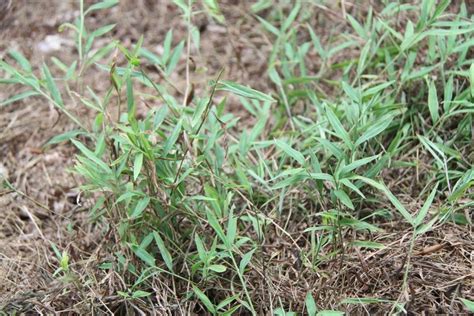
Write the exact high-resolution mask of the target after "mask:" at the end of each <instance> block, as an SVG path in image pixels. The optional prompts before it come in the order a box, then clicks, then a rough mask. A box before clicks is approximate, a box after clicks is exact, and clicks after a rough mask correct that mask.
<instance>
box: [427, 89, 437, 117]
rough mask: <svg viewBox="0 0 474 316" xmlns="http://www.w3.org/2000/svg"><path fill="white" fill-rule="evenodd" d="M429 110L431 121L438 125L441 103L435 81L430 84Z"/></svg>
mask: <svg viewBox="0 0 474 316" xmlns="http://www.w3.org/2000/svg"><path fill="white" fill-rule="evenodd" d="M428 108H429V110H430V114H431V119H432V120H433V123H436V122H437V121H438V119H439V102H438V93H437V91H436V86H435V84H434V82H433V81H431V82H430V85H429V90H428Z"/></svg>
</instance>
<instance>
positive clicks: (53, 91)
mask: <svg viewBox="0 0 474 316" xmlns="http://www.w3.org/2000/svg"><path fill="white" fill-rule="evenodd" d="M42 71H43V78H44V80H46V86H47V88H48V90H49V93H50V95H51V97H52V98H53V100H54V102H56V104H57V105H58V106H59V107H61V108H62V107H64V103H63V99H62V97H61V94H60V93H59V90H58V87H57V85H56V83H55V82H54V79H53V77H52V76H51V72H50V71H49V68H48V66H46V64H43V67H42Z"/></svg>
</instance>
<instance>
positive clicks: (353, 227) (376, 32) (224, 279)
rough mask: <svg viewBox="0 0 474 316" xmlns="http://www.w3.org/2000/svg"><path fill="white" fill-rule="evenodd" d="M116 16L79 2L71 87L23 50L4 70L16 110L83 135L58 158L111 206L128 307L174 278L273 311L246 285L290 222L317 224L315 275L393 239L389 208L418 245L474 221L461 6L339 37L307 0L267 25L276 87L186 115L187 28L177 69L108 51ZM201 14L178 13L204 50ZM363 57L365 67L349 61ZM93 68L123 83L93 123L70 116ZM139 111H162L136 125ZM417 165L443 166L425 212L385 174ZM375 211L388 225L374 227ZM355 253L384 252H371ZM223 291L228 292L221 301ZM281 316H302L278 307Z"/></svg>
mask: <svg viewBox="0 0 474 316" xmlns="http://www.w3.org/2000/svg"><path fill="white" fill-rule="evenodd" d="M117 2H118V1H115V0H114V1H112V0H110V1H108V0H107V1H102V2H99V3H97V4H94V5H92V6H90V7H88V8H84V3H83V1H82V0H81V1H80V7H81V11H80V16H79V18H78V19H77V20H76V21H75V22H74V23H73V24H64V25H63V28H64V27H67V28H71V29H72V30H73V32H74V34H75V35H74V36H75V39H76V48H77V51H78V56H79V57H78V60H77V61H75V62H74V63H72V64H71V65H65V64H64V63H63V62H62V61H60V60H59V59H53V61H52V62H53V63H54V65H56V66H57V67H58V68H59V70H61V71H62V72H63V73H64V77H55V76H54V75H53V74H54V73H55V72H54V71H52V70H51V69H50V67H49V66H48V65H47V64H46V63H45V64H43V65H42V66H41V67H40V69H39V70H40V71H39V73H40V74H41V76H40V77H38V76H37V75H36V72H38V71H36V69H35V67H34V66H33V65H31V64H30V63H29V62H28V60H27V59H26V58H25V57H24V56H23V55H22V54H21V53H20V52H18V51H12V52H10V57H11V62H5V61H0V69H1V70H2V71H3V73H4V74H5V78H3V79H1V81H0V83H2V84H14V85H17V86H23V87H25V90H24V91H22V92H20V93H18V94H17V95H14V96H12V97H10V98H9V99H7V100H5V101H1V102H0V106H12V105H13V104H15V102H17V101H19V100H22V99H25V98H28V97H35V96H42V97H44V98H45V99H46V100H48V101H49V102H51V103H52V104H53V105H54V106H56V107H57V108H58V109H60V110H61V111H63V112H64V113H65V114H66V115H67V116H68V117H69V118H70V119H71V120H72V121H73V122H75V123H76V125H77V130H73V131H69V132H66V133H64V134H61V135H58V136H56V137H54V138H53V139H51V140H50V141H49V142H48V144H47V145H48V146H53V145H54V144H57V143H59V142H64V141H68V140H71V142H72V143H73V145H74V146H75V147H76V148H77V149H78V152H77V156H76V164H75V172H76V173H77V174H78V175H80V176H81V177H82V179H83V180H84V182H83V186H82V188H81V189H82V190H83V191H85V192H86V193H88V194H89V195H90V196H91V197H92V196H94V197H98V196H99V198H98V199H97V200H96V204H95V206H94V207H93V208H92V209H91V220H96V221H103V222H105V223H107V225H110V227H111V229H112V230H113V231H114V233H116V234H117V235H118V236H119V245H117V248H116V249H118V251H116V252H115V253H114V254H111V257H113V258H114V259H113V260H114V262H117V263H118V264H111V262H110V264H109V263H107V264H106V265H103V266H101V268H104V269H115V270H116V272H117V273H121V274H122V275H124V276H126V278H124V279H125V280H127V281H126V282H127V284H126V286H127V287H128V290H126V291H117V294H118V295H120V296H121V297H123V298H124V299H126V300H135V299H141V298H145V297H148V296H149V295H150V292H149V289H150V284H151V283H150V281H149V278H151V277H152V276H154V275H155V274H160V277H166V278H170V279H172V280H173V281H176V282H186V284H187V287H186V288H187V289H188V290H187V292H185V293H178V295H179V296H180V297H182V298H186V299H189V300H191V299H194V300H195V301H197V302H199V304H200V306H201V308H202V309H203V310H206V311H207V312H209V313H211V314H213V315H217V314H219V315H220V314H228V315H230V314H232V313H233V312H235V311H238V310H239V311H243V312H244V313H245V312H250V313H252V314H257V310H256V307H255V306H254V303H255V302H254V301H253V299H252V293H250V290H251V289H250V287H249V286H248V279H249V278H250V277H251V276H252V270H255V267H257V266H261V265H262V260H265V259H263V257H262V253H261V247H260V246H261V243H264V241H265V239H266V238H267V237H268V234H269V232H271V231H272V230H276V231H278V232H279V233H281V234H282V235H285V236H287V237H289V238H291V234H289V233H288V232H286V231H285V228H282V226H284V225H279V224H278V223H281V222H284V221H285V220H286V218H285V217H284V216H285V215H284V214H287V213H288V212H290V214H292V215H293V216H298V217H299V218H313V219H314V220H313V219H312V220H311V222H309V220H308V223H309V228H306V229H305V230H304V231H303V234H306V235H307V236H308V240H309V242H308V246H307V247H306V248H305V249H302V250H301V261H302V264H303V265H305V266H306V267H310V268H311V269H313V270H317V269H318V266H319V265H320V264H321V263H322V262H324V261H325V260H332V259H333V258H334V257H335V256H337V255H338V253H340V252H343V251H344V249H342V247H347V246H344V240H342V239H343V238H345V237H344V234H342V232H344V231H355V232H357V231H369V232H378V231H380V229H379V228H378V227H377V223H376V222H375V221H373V220H372V219H373V217H375V216H379V215H380V214H379V213H378V212H377V211H376V210H377V209H379V206H378V205H383V206H384V207H386V208H387V209H388V213H389V214H390V215H391V216H392V217H398V218H401V219H403V220H404V221H405V223H407V224H409V225H411V227H412V228H413V242H415V240H416V238H417V237H419V236H420V235H422V234H423V233H425V232H427V231H428V230H430V229H432V227H433V226H434V225H435V224H437V223H442V222H444V221H447V220H454V219H455V218H457V219H458V220H457V222H463V223H464V224H466V223H468V222H469V220H470V219H467V218H464V221H462V220H461V221H460V220H459V218H460V217H459V216H463V215H462V211H463V210H464V209H466V208H468V207H472V205H473V204H472V200H471V202H470V203H464V204H463V203H461V202H460V201H461V200H463V198H467V197H470V198H472V189H471V188H472V186H473V184H474V169H473V168H472V161H473V160H472V159H473V157H472V155H471V156H469V155H467V154H466V153H470V152H472V135H474V130H473V126H474V124H473V122H472V119H473V114H474V108H473V106H472V100H473V99H474V67H473V62H474V61H473V60H472V59H469V55H468V54H467V52H468V51H469V49H471V46H473V45H474V40H473V34H474V22H473V21H472V18H471V19H470V18H469V17H467V16H466V14H465V13H462V12H461V13H459V15H458V16H455V17H453V16H451V15H446V14H444V12H445V10H446V9H447V7H448V5H449V1H441V2H440V3H438V4H437V3H435V1H423V4H422V5H420V6H417V5H413V6H405V5H403V4H398V3H395V2H393V3H390V4H389V5H387V6H386V7H385V8H384V9H383V10H382V12H380V13H379V14H377V16H375V15H374V14H372V9H370V10H369V11H368V15H367V17H366V18H365V19H364V20H358V18H357V17H355V16H351V15H347V24H348V26H350V27H351V30H350V31H348V33H347V34H345V36H341V37H340V38H334V39H331V40H329V41H327V40H323V38H320V37H318V35H317V34H318V33H317V32H316V30H314V29H313V28H312V27H311V25H310V23H309V18H310V15H308V14H306V13H307V12H308V11H310V10H311V9H314V8H312V6H311V4H310V3H301V4H300V3H298V4H297V5H295V6H294V7H292V8H291V10H287V12H286V11H285V12H286V14H283V13H282V12H280V11H281V10H275V11H272V12H273V14H270V15H269V18H268V20H265V19H264V18H262V17H261V16H258V15H256V18H257V19H258V20H259V21H260V23H261V26H262V31H264V32H267V33H268V34H267V35H268V37H269V38H270V39H271V42H272V44H273V46H272V52H271V56H270V58H269V62H268V67H267V68H268V69H267V75H268V79H269V81H271V82H273V84H274V87H275V91H272V93H271V94H269V93H264V92H261V91H258V90H255V89H253V88H251V87H248V86H247V85H246V84H241V83H236V82H231V81H227V80H221V78H220V76H221V74H219V75H218V76H217V77H216V78H215V79H214V80H212V81H211V84H210V87H209V88H208V89H207V90H206V89H204V91H203V92H201V95H196V96H194V97H193V98H192V100H184V101H182V100H180V98H179V97H177V96H176V94H175V93H174V91H172V89H169V88H170V86H171V85H170V82H171V79H170V75H171V74H173V73H174V72H175V71H176V69H177V66H178V63H179V62H180V58H181V57H182V56H183V54H185V52H184V47H185V45H186V44H188V45H189V43H187V42H186V41H180V42H179V43H178V44H177V45H176V46H174V47H172V42H173V39H174V37H173V36H174V35H173V31H172V30H170V31H169V32H168V33H167V34H166V36H165V38H164V40H163V48H164V49H163V52H162V54H161V55H156V54H155V53H153V52H151V51H150V50H148V49H147V48H146V47H145V45H144V44H143V43H144V40H143V37H142V38H141V39H140V40H139V41H138V42H137V43H136V44H135V45H133V47H128V48H126V47H124V46H123V45H121V44H120V43H117V42H113V41H112V42H110V43H109V44H107V45H105V46H104V47H101V48H98V49H97V50H92V47H93V46H94V43H95V42H94V41H95V39H96V38H98V37H100V36H103V35H105V34H107V33H108V32H110V31H111V30H112V29H113V28H114V27H118V26H116V25H114V24H112V25H105V26H103V27H100V28H98V29H96V30H93V31H88V30H87V28H86V26H85V17H86V16H87V15H88V14H90V13H91V12H93V11H95V10H103V9H107V8H110V7H112V6H114V5H116V4H117ZM192 2H193V1H181V0H179V1H178V0H175V1H174V3H175V4H176V5H177V6H178V7H179V8H180V10H181V11H182V12H183V14H184V20H185V21H186V23H187V24H188V31H189V32H190V34H191V36H190V38H192V41H193V43H194V44H195V45H196V46H199V38H198V37H197V36H196V34H195V33H193V32H194V31H193V30H195V26H194V25H192V23H191V21H192V19H191V17H192V15H193V11H192V10H193V6H192ZM203 5H204V8H205V10H206V12H207V14H209V15H210V16H211V17H212V18H214V19H216V20H217V21H218V22H219V23H225V18H224V16H223V15H222V12H221V11H220V8H219V5H218V2H217V1H204V2H203ZM270 6H271V2H269V1H258V2H256V3H254V4H253V5H252V7H251V10H252V12H254V13H256V14H258V13H259V12H261V11H263V10H265V9H267V8H269V7H270ZM400 11H406V12H407V13H410V14H409V15H407V16H409V17H410V18H413V17H417V19H416V20H413V21H412V20H408V21H407V23H406V25H405V26H404V30H400V28H399V27H397V25H398V24H397V23H398V22H397V14H398V13H399V12H400ZM303 35H306V36H303ZM349 35H350V36H349ZM356 39H357V40H356ZM305 40H306V42H305ZM302 41H303V42H302ZM198 48H199V47H198ZM355 50H357V51H358V54H357V56H355V57H354V53H351V54H347V56H349V57H347V58H346V59H341V58H340V57H338V56H339V55H341V54H342V55H344V53H345V52H347V51H351V52H353V51H355ZM113 51H115V52H117V53H121V54H122V56H123V57H124V59H125V60H126V65H122V67H118V66H117V65H116V64H115V62H113V63H110V64H101V63H100V62H105V61H104V59H105V58H106V57H107V56H109V55H110V53H111V52H113ZM93 52H94V53H93ZM425 53H426V54H425ZM310 54H313V55H315V56H318V58H319V61H320V65H319V66H320V68H319V71H318V73H314V71H312V69H314V64H311V63H312V60H311V58H310V57H309V55H310ZM425 55H426V56H425ZM421 57H422V58H421ZM186 59H187V58H186ZM335 60H337V62H334V61H335ZM448 61H449V62H448ZM188 62H189V61H188ZM147 64H150V65H153V66H154V67H156V68H157V69H158V70H159V72H160V74H161V75H162V76H163V78H164V81H160V82H155V81H153V80H152V79H151V78H150V76H149V75H148V74H147V71H146V70H145V69H146V67H143V66H144V65H147ZM93 65H95V66H97V68H96V69H98V70H101V71H105V72H106V73H107V74H108V76H109V78H110V81H111V86H110V87H109V89H108V91H107V92H106V93H105V94H104V95H102V96H98V95H97V94H96V93H97V92H95V91H94V89H93V87H86V89H83V90H82V91H81V92H83V93H82V94H80V96H79V99H80V101H81V103H82V104H83V105H85V106H86V107H87V108H88V109H89V110H90V111H92V112H93V114H94V117H95V120H94V121H93V122H87V121H82V119H80V118H78V117H76V116H75V115H73V114H72V112H71V110H70V109H69V108H68V107H67V106H66V105H65V104H67V103H66V102H65V98H66V94H67V92H68V91H70V90H71V89H72V88H73V86H74V85H73V83H74V82H75V80H81V78H82V77H83V76H84V75H85V74H86V71H92V69H93V68H92V66H93ZM94 69H95V68H94ZM335 76H338V77H337V78H338V79H337V80H334V77H335ZM468 81H470V83H468ZM321 87H323V88H324V89H322V88H321ZM188 88H189V87H188ZM86 91H87V92H86ZM216 91H224V93H226V94H233V95H234V96H237V97H239V98H240V101H241V104H242V107H243V108H244V109H245V110H246V111H247V112H248V115H249V116H251V117H252V119H253V121H254V122H255V124H254V125H253V126H251V127H250V126H249V129H248V130H244V131H242V132H241V133H238V134H237V135H236V133H237V132H236V131H237V129H236V128H235V127H236V123H237V121H238V120H239V118H238V117H236V116H234V114H232V113H231V112H230V111H227V109H226V106H227V99H223V100H222V101H220V102H217V99H216V98H215V92H216ZM326 91H332V92H331V93H328V92H326ZM122 95H125V99H124V100H122V99H121V96H122ZM112 96H116V99H118V101H117V102H118V103H117V104H118V106H117V108H118V109H117V110H118V113H117V116H116V117H117V119H115V118H113V117H112V115H111V113H110V109H111V107H112V106H114V105H115V102H116V101H112V100H115V99H114V98H112ZM139 97H140V98H142V99H144V100H145V101H150V100H152V101H157V100H158V101H159V102H155V103H156V104H160V105H157V106H154V107H151V108H150V109H149V110H148V111H147V113H146V114H145V115H144V117H143V118H138V117H137V115H136V112H137V106H138V103H139V102H138V100H139ZM188 101H189V102H188ZM122 103H123V104H122ZM298 104H304V107H305V110H304V113H302V114H296V113H297V112H296V111H295V108H296V107H297V105H298ZM122 105H123V107H122ZM114 117H115V116H114ZM453 126H455V127H453ZM229 135H230V136H232V137H229ZM415 153H416V155H417V156H416V157H417V158H416V159H415V158H414V157H415ZM418 153H420V154H421V155H422V156H423V159H425V160H426V161H427V162H428V163H427V164H428V165H429V167H427V168H426V169H425V173H426V174H425V175H424V178H423V180H422V181H421V183H420V184H419V186H420V187H421V193H420V196H419V197H417V198H419V200H420V201H421V200H423V201H425V202H424V204H423V206H422V207H421V208H419V209H416V210H413V209H409V208H408V207H407V206H405V205H404V203H402V202H401V201H400V199H399V198H398V197H397V196H396V195H395V194H394V193H393V192H392V191H393V188H391V186H390V184H386V181H384V180H383V179H382V177H383V175H384V173H383V171H388V170H391V169H392V168H396V167H397V166H402V167H412V168H416V170H417V171H418V168H420V167H421V165H420V160H418ZM373 189H376V190H375V191H374V190H373ZM443 192H448V193H447V196H446V197H444V195H443V194H442V193H443ZM364 209H371V210H374V211H373V214H371V215H370V216H367V217H362V216H361V214H360V212H361V211H362V210H364ZM268 210H271V211H268ZM295 214H296V215H295ZM289 216H290V215H289ZM380 217H383V216H380ZM288 220H289V219H288ZM284 227H286V226H284ZM270 228H271V229H270ZM346 244H348V246H349V247H360V248H364V249H383V248H384V244H383V243H379V242H375V241H372V240H354V241H351V242H350V243H346ZM55 252H56V256H57V257H58V258H57V259H58V261H59V268H58V273H59V272H64V273H66V272H68V271H69V266H70V265H69V259H70V258H69V256H68V255H67V252H64V251H63V252H62V253H60V252H59V250H57V249H55ZM183 267H185V268H183ZM253 272H254V271H253ZM215 284H227V286H226V287H228V288H223V289H220V293H218V294H217V295H216V294H215V291H212V288H213V285H215ZM183 288H184V287H183ZM463 302H464V303H465V304H466V306H468V308H469V306H471V305H472V302H470V301H468V300H464V299H463ZM302 303H303V305H304V306H305V310H306V311H307V313H308V314H309V315H342V314H343V313H342V312H339V311H334V310H320V309H319V308H318V306H321V307H326V306H325V305H324V302H317V301H316V300H315V299H314V298H313V296H312V295H311V293H310V292H308V293H307V295H306V298H305V300H304V302H302ZM341 303H342V304H372V303H390V304H393V305H394V307H396V308H397V310H403V304H401V303H399V302H396V301H389V300H381V299H378V298H353V299H350V298H348V299H346V300H344V301H343V302H341ZM471 307H472V306H471ZM245 310H246V311H245ZM275 314H279V315H287V314H292V313H291V312H285V308H284V307H278V308H275Z"/></svg>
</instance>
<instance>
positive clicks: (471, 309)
mask: <svg viewBox="0 0 474 316" xmlns="http://www.w3.org/2000/svg"><path fill="white" fill-rule="evenodd" d="M460 300H461V302H463V304H464V305H465V306H466V308H467V310H468V311H469V312H471V313H474V302H473V301H471V300H468V299H466V298H460Z"/></svg>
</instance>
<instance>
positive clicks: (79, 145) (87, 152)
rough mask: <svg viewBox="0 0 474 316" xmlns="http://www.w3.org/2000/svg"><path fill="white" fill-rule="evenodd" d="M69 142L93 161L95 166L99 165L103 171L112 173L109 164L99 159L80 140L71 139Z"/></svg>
mask: <svg viewBox="0 0 474 316" xmlns="http://www.w3.org/2000/svg"><path fill="white" fill-rule="evenodd" d="M71 142H72V143H73V144H74V146H76V147H77V148H78V149H79V150H80V151H81V152H82V153H83V154H84V155H85V156H86V157H87V158H88V159H89V160H91V161H93V162H94V163H95V164H96V165H97V166H99V167H100V168H101V169H102V170H103V171H105V172H107V173H112V170H111V169H110V168H109V166H108V165H107V164H106V163H105V162H103V161H102V160H100V159H99V158H98V157H97V156H96V155H95V154H94V153H93V152H92V151H91V150H89V149H88V148H87V147H86V146H84V145H83V144H82V143H81V142H79V141H77V140H75V139H71Z"/></svg>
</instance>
